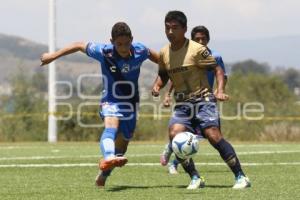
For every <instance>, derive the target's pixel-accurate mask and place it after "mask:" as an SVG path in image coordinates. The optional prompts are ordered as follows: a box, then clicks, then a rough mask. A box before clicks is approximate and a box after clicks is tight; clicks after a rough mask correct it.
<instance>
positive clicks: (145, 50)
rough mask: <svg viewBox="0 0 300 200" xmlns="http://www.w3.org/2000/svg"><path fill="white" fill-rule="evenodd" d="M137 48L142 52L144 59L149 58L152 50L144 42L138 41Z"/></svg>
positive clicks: (138, 51)
mask: <svg viewBox="0 0 300 200" xmlns="http://www.w3.org/2000/svg"><path fill="white" fill-rule="evenodd" d="M135 50H136V52H137V53H139V54H140V56H141V58H142V60H143V61H144V60H147V59H148V58H149V56H150V50H149V49H148V48H147V47H146V46H145V45H143V44H142V43H136V45H135Z"/></svg>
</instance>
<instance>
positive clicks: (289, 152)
mask: <svg viewBox="0 0 300 200" xmlns="http://www.w3.org/2000/svg"><path fill="white" fill-rule="evenodd" d="M291 153H300V150H298V151H245V152H237V154H238V155H260V154H291ZM198 155H204V156H215V155H219V154H218V153H217V152H215V153H201V151H200V152H199V153H198ZM152 156H160V154H157V153H153V154H151V153H148V154H127V155H126V157H152ZM78 158H79V159H80V158H100V156H99V155H79V156H28V157H27V156H24V157H0V161H1V160H48V159H49V160H50V159H78Z"/></svg>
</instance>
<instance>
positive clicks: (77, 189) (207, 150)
mask: <svg viewBox="0 0 300 200" xmlns="http://www.w3.org/2000/svg"><path fill="white" fill-rule="evenodd" d="M200 145H201V146H200V151H199V153H198V154H197V155H196V156H195V157H194V159H195V162H196V163H197V168H198V169H199V170H200V172H201V175H202V176H204V177H205V179H206V187H205V188H202V189H199V190H196V191H189V190H187V189H185V187H186V186H187V185H188V184H189V181H190V180H189V177H188V176H187V175H186V174H184V172H183V170H182V168H181V167H180V168H179V172H180V173H179V174H178V175H169V174H168V173H167V168H166V167H162V166H160V165H159V154H160V153H161V151H162V149H163V144H162V143H159V144H153V143H152V144H150V143H131V144H130V145H129V149H128V152H127V157H128V160H129V161H128V164H127V165H126V166H125V167H123V168H117V169H115V171H114V172H113V174H112V176H111V177H110V178H109V180H108V181H107V185H106V188H105V189H98V188H96V187H95V186H94V178H95V176H96V174H97V171H98V169H97V163H98V152H99V150H98V144H97V143H58V144H48V143H10V144H6V143H2V144H0V199H1V200H4V199H55V200H56V199H72V200H74V199H127V200H131V199H174V200H177V199H224V200H225V199H256V200H257V199H300V144H299V143H284V144H275V143H273V144H265V143H261V144H260V143H236V144H234V147H235V149H236V151H237V153H238V155H239V158H240V160H241V162H242V165H243V168H244V171H245V172H246V173H247V175H248V176H249V178H250V180H251V183H252V187H251V188H248V189H245V190H233V189H231V187H232V185H233V182H234V180H233V175H232V173H231V172H230V171H229V168H228V167H227V166H226V165H224V163H223V161H222V160H221V159H220V157H219V155H218V153H217V152H216V151H215V150H214V149H213V148H212V147H211V146H210V145H208V144H207V143H206V142H202V143H201V144H200Z"/></svg>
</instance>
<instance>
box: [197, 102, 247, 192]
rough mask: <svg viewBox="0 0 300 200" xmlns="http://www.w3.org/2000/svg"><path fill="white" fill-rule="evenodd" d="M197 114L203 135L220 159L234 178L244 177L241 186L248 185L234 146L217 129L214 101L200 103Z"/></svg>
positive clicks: (217, 118) (216, 111)
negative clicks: (243, 183) (216, 151)
mask: <svg viewBox="0 0 300 200" xmlns="http://www.w3.org/2000/svg"><path fill="white" fill-rule="evenodd" d="M198 115H199V116H200V117H199V119H200V125H201V127H202V129H203V130H204V135H205V137H206V138H207V139H208V141H209V142H210V144H211V145H212V146H213V147H214V148H215V149H216V150H218V152H219V154H220V156H221V157H222V159H223V160H224V161H225V162H226V163H227V165H228V166H229V167H230V169H231V171H232V172H233V173H234V175H235V177H236V180H239V179H241V178H242V179H244V180H245V181H244V182H245V186H243V187H249V186H250V182H249V180H248V178H247V177H246V176H245V174H244V172H243V170H242V168H241V164H240V162H239V159H238V157H237V155H236V153H235V150H234V148H233V147H232V145H231V144H230V143H229V142H227V141H226V140H225V139H224V138H223V136H222V134H221V131H220V129H219V114H218V110H217V104H216V102H208V103H206V104H204V105H202V106H201V107H200V108H199V113H198ZM248 183H249V184H248ZM240 186H241V185H240ZM240 186H238V187H240Z"/></svg>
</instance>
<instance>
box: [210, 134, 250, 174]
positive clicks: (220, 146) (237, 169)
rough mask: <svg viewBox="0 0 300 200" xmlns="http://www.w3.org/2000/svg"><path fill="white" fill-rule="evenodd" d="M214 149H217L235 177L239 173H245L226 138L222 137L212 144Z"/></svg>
mask: <svg viewBox="0 0 300 200" xmlns="http://www.w3.org/2000/svg"><path fill="white" fill-rule="evenodd" d="M213 146H214V148H215V149H217V150H218V151H219V153H220V156H221V157H222V158H223V160H224V161H225V162H226V163H227V165H228V166H229V167H230V169H231V171H232V172H233V173H234V175H235V177H237V176H239V175H245V174H244V172H243V170H242V168H241V164H240V161H239V159H238V157H237V155H236V153H235V151H234V149H233V147H232V146H231V144H229V143H228V142H227V141H226V140H224V139H223V138H222V139H221V140H220V141H219V142H218V143H217V144H215V145H213Z"/></svg>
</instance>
